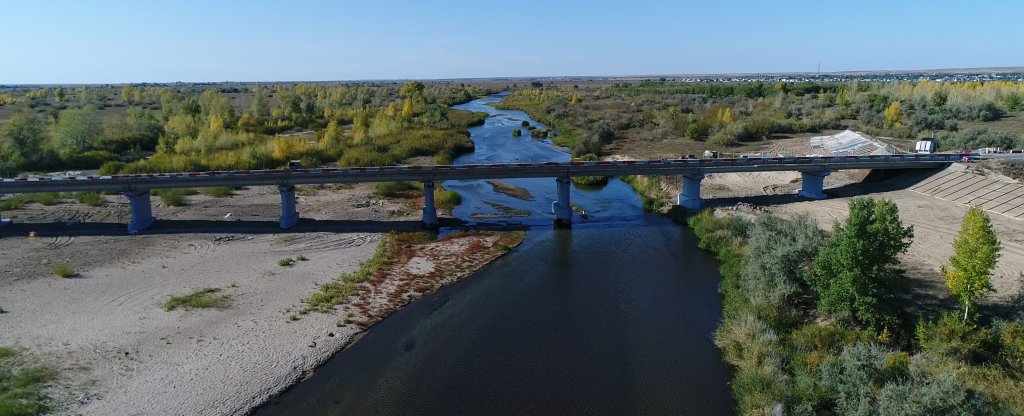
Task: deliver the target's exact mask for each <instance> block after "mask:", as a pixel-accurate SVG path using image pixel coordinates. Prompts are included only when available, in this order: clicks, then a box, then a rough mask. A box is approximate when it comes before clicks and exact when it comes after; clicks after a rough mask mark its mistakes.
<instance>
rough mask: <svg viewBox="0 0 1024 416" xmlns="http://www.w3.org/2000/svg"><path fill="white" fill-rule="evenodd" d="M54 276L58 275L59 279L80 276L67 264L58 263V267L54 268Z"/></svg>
mask: <svg viewBox="0 0 1024 416" xmlns="http://www.w3.org/2000/svg"><path fill="white" fill-rule="evenodd" d="M53 274H55V275H57V277H63V278H69V277H75V276H78V273H76V272H75V269H72V268H71V266H70V265H68V264H67V263H57V265H56V266H53Z"/></svg>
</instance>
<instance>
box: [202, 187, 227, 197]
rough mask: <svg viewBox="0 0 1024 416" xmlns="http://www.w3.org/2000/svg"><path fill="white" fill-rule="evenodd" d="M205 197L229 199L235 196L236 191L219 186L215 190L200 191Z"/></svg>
mask: <svg viewBox="0 0 1024 416" xmlns="http://www.w3.org/2000/svg"><path fill="white" fill-rule="evenodd" d="M199 192H200V193H202V194H203V195H206V196H209V197H213V198H227V197H229V196H234V195H235V190H234V189H231V188H229V187H226V186H218V187H214V188H203V189H201V190H200V191H199Z"/></svg>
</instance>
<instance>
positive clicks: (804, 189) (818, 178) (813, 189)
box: [799, 170, 831, 199]
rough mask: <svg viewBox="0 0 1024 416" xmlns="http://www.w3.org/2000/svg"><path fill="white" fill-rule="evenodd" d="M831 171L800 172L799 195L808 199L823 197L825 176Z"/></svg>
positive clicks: (825, 196) (824, 196)
mask: <svg viewBox="0 0 1024 416" xmlns="http://www.w3.org/2000/svg"><path fill="white" fill-rule="evenodd" d="M830 173H831V172H829V171H827V170H819V171H810V172H800V176H801V177H802V178H801V181H802V185H801V187H800V192H799V195H800V196H802V197H804V198H808V199H825V198H828V195H825V177H826V176H828V175H829V174H830Z"/></svg>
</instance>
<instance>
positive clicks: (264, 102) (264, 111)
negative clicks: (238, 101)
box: [249, 87, 270, 117]
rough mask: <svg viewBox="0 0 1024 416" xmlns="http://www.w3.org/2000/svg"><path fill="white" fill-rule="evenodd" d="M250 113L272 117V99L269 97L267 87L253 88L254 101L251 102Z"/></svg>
mask: <svg viewBox="0 0 1024 416" xmlns="http://www.w3.org/2000/svg"><path fill="white" fill-rule="evenodd" d="M249 114H251V115H252V116H254V117H270V99H269V98H267V90H266V89H265V88H260V87H256V88H255V89H253V90H252V103H251V104H249Z"/></svg>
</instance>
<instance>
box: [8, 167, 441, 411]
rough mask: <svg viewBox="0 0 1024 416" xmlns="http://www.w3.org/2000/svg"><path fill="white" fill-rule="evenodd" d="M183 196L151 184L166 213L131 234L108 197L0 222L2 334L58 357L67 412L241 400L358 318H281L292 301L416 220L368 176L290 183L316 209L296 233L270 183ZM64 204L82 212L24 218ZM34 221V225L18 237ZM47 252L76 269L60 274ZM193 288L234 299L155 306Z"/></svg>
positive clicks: (306, 364)
mask: <svg viewBox="0 0 1024 416" xmlns="http://www.w3.org/2000/svg"><path fill="white" fill-rule="evenodd" d="M190 198H191V199H192V200H193V203H192V205H191V206H189V207H166V206H163V205H162V204H161V203H160V202H159V199H158V198H154V210H155V213H156V215H157V217H158V218H162V219H174V220H176V221H164V222H162V223H160V222H158V223H157V224H156V225H155V226H154V227H153V229H152V230H151V232H149V233H146V234H143V235H139V236H128V235H125V233H124V231H123V230H124V226H123V223H122V224H113V223H112V222H113V221H116V220H117V219H118V218H121V217H124V215H125V213H126V211H127V207H126V206H123V205H118V204H116V203H112V204H110V205H109V206H107V207H103V208H98V209H97V208H91V207H84V206H81V205H77V204H70V203H69V204H63V205H58V206H55V207H38V206H31V207H28V208H26V209H24V210H20V211H17V212H14V213H7V214H8V215H10V216H13V217H14V218H15V219H16V220H17V221H19V222H20V224H16V225H14V226H11V227H7V228H5V229H3V230H0V236H2V237H0V262H2V264H4V265H5V266H4V267H3V268H2V270H0V307H2V308H3V309H5V310H7V311H8V313H5V314H0V326H2V328H3V331H0V345H15V346H18V347H21V348H22V349H23V350H24V352H25V354H28V355H29V356H31V357H34V358H36V361H38V362H40V363H46V364H49V365H52V366H54V367H56V368H58V369H61V370H62V381H61V382H60V386H59V388H57V389H54V393H55V394H56V396H57V398H58V399H59V400H60V401H62V402H63V403H64V406H65V408H64V409H63V412H64V413H69V414H77V413H82V414H104V415H106V414H132V415H135V414H138V415H172V414H244V413H246V412H247V411H248V410H249V409H251V408H253V407H254V406H257V405H259V404H260V403H262V402H264V401H265V400H266V399H267V398H268V397H270V396H271V395H273V394H275V393H277V392H279V391H280V390H281V389H283V388H285V387H287V386H289V385H291V384H293V383H294V382H296V381H297V380H299V379H301V378H302V377H303V375H304V374H307V373H308V372H310V371H312V370H313V369H315V368H316V367H317V366H318V365H319V364H321V363H322V362H323V361H325V360H326V359H328V358H329V357H330V356H331V355H333V354H334V353H336V352H337V351H339V350H340V349H342V348H343V347H344V346H345V345H346V344H347V343H348V342H350V341H351V340H352V339H353V336H354V335H355V334H356V332H357V331H359V328H357V327H356V326H353V325H349V326H345V327H338V326H337V325H336V322H338V321H339V319H340V314H341V312H340V311H339V312H338V313H335V314H320V313H311V314H308V315H305V316H302V317H301V319H299V320H296V321H292V320H291V319H289V317H290V316H291V314H293V313H294V311H296V310H298V309H299V308H301V306H302V303H301V300H302V299H303V298H305V297H307V296H309V295H310V294H311V293H313V292H314V291H315V290H316V288H317V286H318V284H320V283H324V282H326V281H328V280H329V279H332V278H334V277H336V276H338V275H340V274H341V273H344V272H350V271H353V270H355V269H356V268H357V267H358V264H359V263H360V261H362V260H364V259H366V258H368V257H370V256H371V254H372V253H373V251H374V250H375V248H376V245H377V244H376V243H377V242H378V241H379V240H380V238H381V236H382V232H384V231H386V230H387V229H388V228H399V229H402V228H409V229H418V221H419V216H418V213H416V212H415V210H413V209H410V207H409V206H408V204H406V203H403V202H400V201H381V200H379V199H377V198H375V197H373V196H372V194H371V192H370V187H368V186H361V187H357V188H355V189H343V190H326V189H321V190H320V191H318V192H317V193H316V195H309V194H308V193H307V196H302V197H300V200H299V210H300V213H301V215H302V216H303V217H304V218H314V219H317V220H316V221H309V220H305V222H303V223H300V225H299V228H298V230H299V231H301V232H292V233H281V232H279V230H277V229H276V223H275V222H274V221H275V220H276V217H277V215H278V214H277V210H278V194H277V193H276V192H274V190H273V188H253V189H249V190H245V191H242V192H240V194H239V195H237V196H235V197H231V198H221V199H216V200H213V199H211V198H208V197H204V196H193V197H190ZM109 199H110V200H111V201H112V202H116V199H117V198H116V197H109ZM227 213H231V214H232V215H231V216H230V217H228V218H227V219H225V218H224V216H225V215H226V214H227ZM12 214H13V215H12ZM72 218H76V219H84V220H86V221H93V222H86V223H83V224H79V225H75V226H64V225H63V224H57V225H54V224H50V225H46V224H31V223H27V224H26V222H30V221H32V220H42V221H47V220H69V219H72ZM236 218H238V219H243V221H232V220H233V219H236ZM124 221H126V217H125V220H124ZM95 222H100V223H99V224H97V223H95ZM104 222H110V223H104ZM179 229H188V230H191V231H190V232H187V233H185V232H179V231H178V230H179ZM29 231H34V232H35V233H36V234H37V236H36V237H28V233H29ZM299 254H302V255H304V256H305V257H307V258H308V259H309V260H308V261H302V262H297V263H296V264H295V265H294V266H292V267H282V266H278V264H277V261H278V260H279V259H283V258H287V257H294V256H296V255H299ZM425 261H427V260H424V259H420V260H418V262H421V263H423V262H425ZM57 262H66V263H68V264H70V265H71V266H73V267H74V268H75V270H76V271H77V272H79V273H80V274H81V275H80V277H76V278H69V279H61V278H58V277H55V276H54V275H53V273H52V267H53V265H54V264H55V263H57ZM420 267H429V265H426V264H420ZM203 287H212V288H221V289H223V291H224V293H226V294H227V295H229V296H230V298H231V306H230V307H229V308H226V309H200V310H191V311H182V310H175V311H170V312H168V311H164V310H163V308H162V305H161V304H162V303H163V302H164V301H165V300H167V299H168V297H170V296H172V295H183V294H187V293H190V292H192V291H193V290H194V289H197V288H203Z"/></svg>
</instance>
